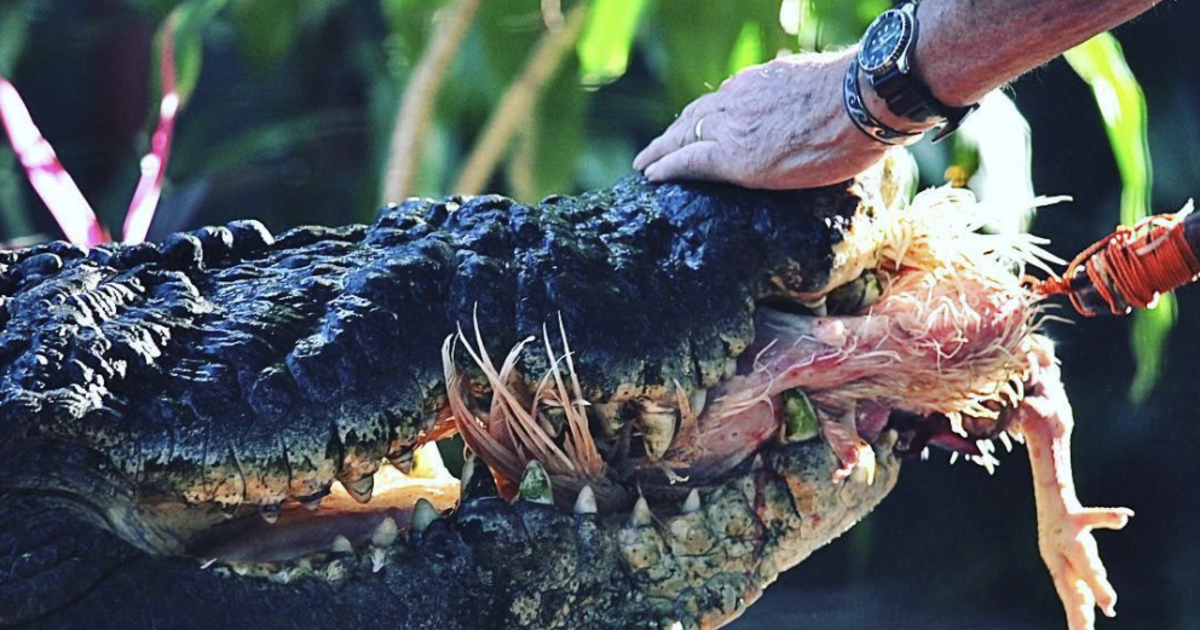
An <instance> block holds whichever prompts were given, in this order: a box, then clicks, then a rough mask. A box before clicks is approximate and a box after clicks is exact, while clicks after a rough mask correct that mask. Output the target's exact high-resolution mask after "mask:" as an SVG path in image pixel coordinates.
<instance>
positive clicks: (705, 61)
mask: <svg viewBox="0 0 1200 630" xmlns="http://www.w3.org/2000/svg"><path fill="white" fill-rule="evenodd" d="M756 25H757V26H756ZM747 28H750V29H757V30H758V32H759V38H760V44H759V50H760V51H763V52H765V51H770V52H771V53H773V52H774V51H775V50H779V49H781V48H784V47H786V46H787V34H786V33H784V31H783V29H782V27H781V26H780V25H779V1H778V0H746V1H744V2H738V3H733V2H711V3H704V4H702V5H697V4H694V3H689V2H673V1H671V0H663V1H660V2H658V3H657V5H656V7H655V11H654V15H653V25H652V26H651V28H648V29H647V33H650V34H652V35H651V36H650V37H647V38H646V39H645V40H644V41H643V45H644V46H645V47H646V52H647V55H648V56H649V61H650V62H651V63H652V64H653V69H654V71H655V74H656V75H657V77H658V78H659V79H660V80H661V81H663V82H664V83H665V84H666V91H667V103H668V105H669V106H670V109H671V110H672V111H675V112H677V111H679V110H680V109H682V108H683V107H684V106H685V105H687V104H688V103H689V102H691V101H692V100H694V99H695V98H696V97H698V96H700V95H701V94H704V93H705V92H710V91H712V90H714V89H716V88H717V87H718V86H719V85H720V84H721V82H722V81H724V80H725V79H726V78H727V77H728V76H729V74H730V70H731V69H733V68H736V67H740V66H739V65H738V63H734V62H732V61H731V58H734V57H738V56H739V55H741V56H744V55H746V54H747V53H746V49H745V47H746V46H747V45H749V44H746V43H745V42H744V38H745V37H747V36H745V35H743V33H744V32H745V31H746V29H747ZM760 61H763V59H761V58H758V59H754V60H753V63H758V62H760Z"/></svg>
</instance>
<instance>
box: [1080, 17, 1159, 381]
mask: <svg viewBox="0 0 1200 630" xmlns="http://www.w3.org/2000/svg"><path fill="white" fill-rule="evenodd" d="M1066 59H1067V62H1068V63H1069V64H1070V65H1071V68H1073V69H1074V70H1075V72H1076V74H1078V75H1079V76H1080V78H1082V79H1083V80H1084V81H1086V82H1087V83H1088V85H1090V86H1091V88H1092V94H1093V95H1094V96H1095V98H1096V104H1097V105H1098V106H1099V107H1100V115H1101V117H1102V118H1103V119H1104V129H1105V131H1106V132H1107V133H1108V140H1109V144H1111V145H1112V150H1113V157H1114V158H1116V162H1117V170H1118V172H1120V174H1121V184H1122V189H1121V223H1123V224H1125V225H1133V224H1134V223H1137V222H1138V221H1139V220H1141V219H1142V218H1144V217H1146V216H1149V214H1150V190H1151V183H1152V181H1153V178H1152V170H1151V164H1150V148H1149V143H1148V141H1147V135H1146V99H1145V96H1144V95H1143V94H1142V88H1141V85H1139V84H1138V81H1137V79H1136V78H1135V77H1134V75H1133V71H1132V70H1130V69H1129V65H1128V64H1126V63H1125V55H1124V54H1123V53H1122V52H1121V45H1120V43H1119V42H1117V39H1116V37H1113V35H1112V34H1111V33H1102V34H1100V35H1097V36H1096V37H1093V38H1092V39H1090V40H1088V41H1086V42H1084V43H1083V44H1080V45H1079V46H1077V47H1075V48H1074V49H1072V50H1069V51H1067V53H1066ZM1174 322H1175V302H1174V299H1173V297H1172V296H1170V295H1165V296H1163V297H1162V298H1161V299H1160V300H1159V304H1158V307H1157V308H1156V309H1152V310H1147V311H1139V312H1137V313H1135V314H1134V322H1133V333H1132V338H1131V343H1132V344H1133V354H1134V358H1135V359H1136V360H1137V374H1136V376H1135V377H1134V383H1133V387H1132V388H1131V390H1130V397H1131V398H1133V399H1134V400H1135V401H1140V400H1142V399H1144V398H1145V396H1146V395H1148V394H1149V393H1150V391H1151V389H1152V388H1153V387H1154V384H1155V383H1156V382H1157V381H1158V378H1159V373H1160V369H1161V361H1162V359H1161V355H1162V351H1163V349H1164V347H1165V343H1166V340H1167V336H1168V334H1169V332H1170V330H1171V327H1172V326H1173V325H1174Z"/></svg>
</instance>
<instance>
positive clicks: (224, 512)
mask: <svg viewBox="0 0 1200 630" xmlns="http://www.w3.org/2000/svg"><path fill="white" fill-rule="evenodd" d="M240 507H242V506H240V505H238V504H237V503H222V504H221V506H220V510H221V516H224V517H225V518H226V519H230V518H233V517H234V516H237V511H238V508H240Z"/></svg>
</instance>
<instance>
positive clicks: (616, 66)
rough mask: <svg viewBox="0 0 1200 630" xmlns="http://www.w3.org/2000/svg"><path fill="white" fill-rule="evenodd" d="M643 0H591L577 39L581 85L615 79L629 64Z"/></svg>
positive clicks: (644, 0)
mask: <svg viewBox="0 0 1200 630" xmlns="http://www.w3.org/2000/svg"><path fill="white" fill-rule="evenodd" d="M645 8H646V0H595V1H594V2H592V4H591V7H589V15H588V23H587V27H586V28H584V31H583V36H582V37H580V39H579V44H578V45H577V46H576V51H577V52H578V54H579V76H580V79H581V80H582V81H583V83H584V84H585V85H600V84H602V83H608V82H610V81H614V80H616V79H619V78H620V77H621V75H623V74H625V69H626V67H627V66H628V65H629V51H630V49H631V48H632V47H633V36H634V35H635V34H636V33H637V27H638V23H639V22H640V21H641V17H642V14H643V12H644V10H645Z"/></svg>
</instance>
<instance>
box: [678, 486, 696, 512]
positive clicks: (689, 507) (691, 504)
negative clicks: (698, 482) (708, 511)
mask: <svg viewBox="0 0 1200 630" xmlns="http://www.w3.org/2000/svg"><path fill="white" fill-rule="evenodd" d="M698 511H700V491H699V490H697V489H695V488H692V491H691V492H689V493H688V495H687V498H686V499H684V501H683V505H682V506H681V507H680V508H679V513H680V514H691V513H693V512H698Z"/></svg>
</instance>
